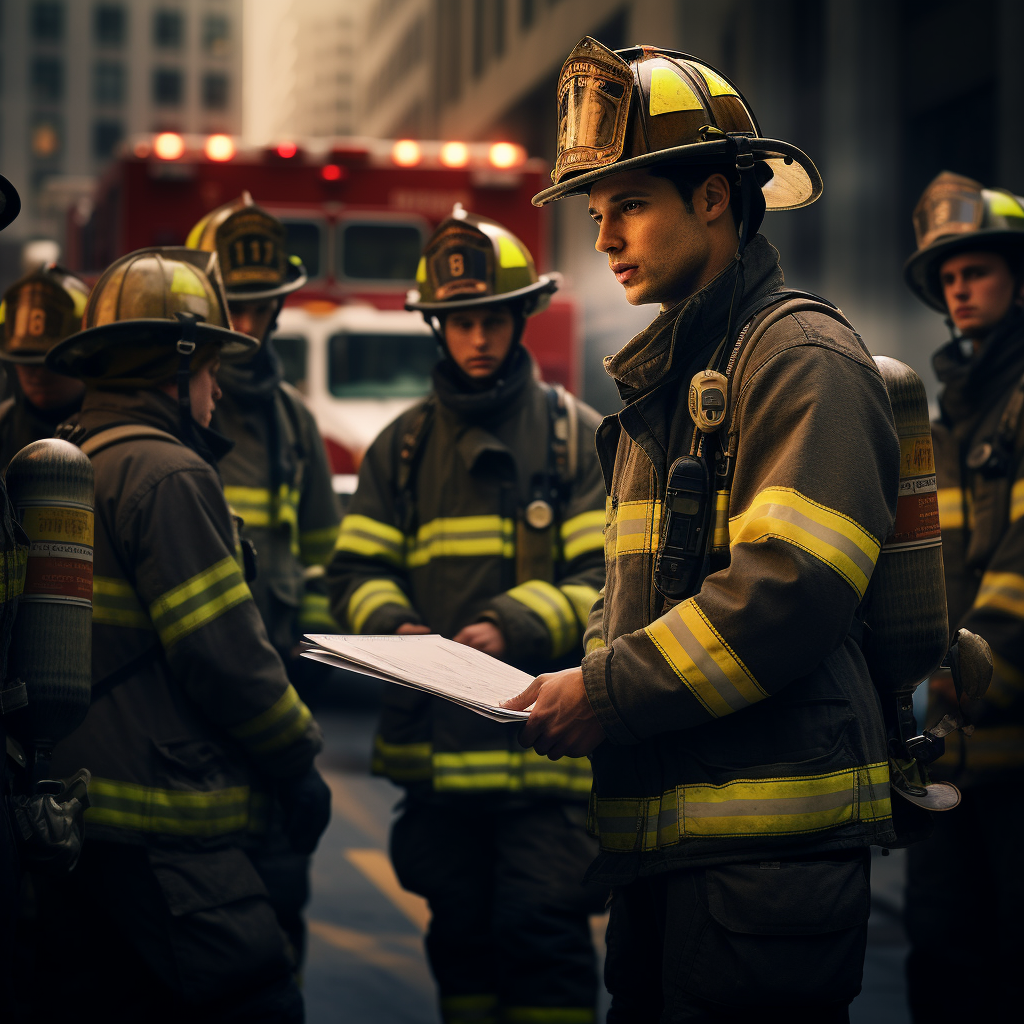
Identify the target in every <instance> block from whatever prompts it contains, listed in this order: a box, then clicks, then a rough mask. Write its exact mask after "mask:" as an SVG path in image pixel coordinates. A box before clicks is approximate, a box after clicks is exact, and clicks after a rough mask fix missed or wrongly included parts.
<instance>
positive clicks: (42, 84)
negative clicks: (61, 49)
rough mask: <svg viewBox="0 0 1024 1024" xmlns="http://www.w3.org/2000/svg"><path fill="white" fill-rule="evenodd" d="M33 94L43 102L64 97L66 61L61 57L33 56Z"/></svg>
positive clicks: (52, 101)
mask: <svg viewBox="0 0 1024 1024" xmlns="http://www.w3.org/2000/svg"><path fill="white" fill-rule="evenodd" d="M32 95H33V96H34V97H35V99H37V100H40V101H41V102H43V103H59V102H60V101H61V100H62V99H63V98H64V62H63V61H62V60H61V59H60V58H59V57H33V58H32Z"/></svg>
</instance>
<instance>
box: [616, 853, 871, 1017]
mask: <svg viewBox="0 0 1024 1024" xmlns="http://www.w3.org/2000/svg"><path fill="white" fill-rule="evenodd" d="M825 856H826V859H822V860H798V861H781V862H780V861H762V862H760V863H751V864H730V865H721V866H716V867H712V868H690V869H687V870H683V871H671V872H666V873H665V874H660V875H654V876H651V877H647V878H641V879H638V880H637V881H635V882H633V883H631V884H629V885H625V886H622V887H619V888H616V889H615V890H614V891H613V893H612V903H611V916H610V918H609V922H608V953H607V959H606V960H605V984H606V985H607V987H608V991H609V992H610V993H611V996H612V1006H611V1010H610V1011H609V1013H608V1024H659V1022H660V1024H683V1022H686V1024H691V1022H693V1024H696V1022H702V1024H703V1022H708V1024H710V1022H715V1024H751V1022H752V1021H757V1022H758V1024H775V1022H778V1024H838V1022H847V1021H849V1012H848V1006H849V1003H850V1002H851V1001H852V1000H853V998H854V997H855V996H856V995H857V993H858V992H859V991H860V984H861V974H862V972H863V968H864V949H865V946H866V943H867V919H868V913H869V910H870V890H869V885H868V872H869V857H868V851H867V850H855V851H844V852H843V853H841V854H832V855H825Z"/></svg>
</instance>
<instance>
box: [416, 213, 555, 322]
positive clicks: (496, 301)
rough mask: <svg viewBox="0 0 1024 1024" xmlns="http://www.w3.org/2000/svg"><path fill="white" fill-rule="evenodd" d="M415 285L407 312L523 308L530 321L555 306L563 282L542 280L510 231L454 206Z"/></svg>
mask: <svg viewBox="0 0 1024 1024" xmlns="http://www.w3.org/2000/svg"><path fill="white" fill-rule="evenodd" d="M416 283H417V285H418V286H419V287H418V288H417V289H414V290H413V291H411V292H409V294H408V296H407V299H406V303H405V308H406V309H418V310H420V311H421V312H424V313H440V312H445V311H450V310H453V309H467V308H471V307H477V306H497V305H502V304H505V303H509V302H513V303H514V302H520V303H522V307H523V313H524V314H525V315H526V316H532V315H533V314H534V313H539V312H540V311H541V310H542V309H544V308H545V307H546V306H547V304H548V303H549V302H550V301H551V295H552V293H553V292H555V291H557V289H558V286H559V284H560V278H559V276H558V275H557V274H540V275H538V274H537V268H536V267H535V266H534V263H533V257H532V256H531V255H530V250H529V249H527V248H526V246H525V245H523V243H522V242H521V241H519V239H518V238H516V236H515V235H513V234H512V232H511V231H509V230H508V228H505V227H502V225H501V224H499V223H498V222H497V221H493V220H490V219H489V218H487V217H481V216H479V215H478V214H475V213H467V212H466V211H465V210H464V209H463V208H462V204H461V203H456V204H455V208H454V209H453V210H452V212H451V215H450V216H449V217H448V218H447V219H446V220H443V221H442V222H441V223H440V224H439V225H438V226H437V229H436V230H435V231H434V233H433V234H432V235H431V236H430V239H429V240H428V241H427V244H426V246H425V247H424V250H423V255H422V256H421V257H420V262H419V267H418V268H417V270H416Z"/></svg>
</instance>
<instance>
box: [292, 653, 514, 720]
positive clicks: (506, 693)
mask: <svg viewBox="0 0 1024 1024" xmlns="http://www.w3.org/2000/svg"><path fill="white" fill-rule="evenodd" d="M306 640H307V643H305V644H303V651H302V657H304V658H309V659H311V660H312V661H320V662H323V663H324V664H326V665H334V666H335V667H337V668H344V669H348V671H350V672H359V673H361V674H362V675H365V676H373V677H374V678H375V679H383V680H385V681H386V682H389V683H398V684H399V685H401V686H410V687H412V688H413V689H414V690H423V692H424V693H430V694H433V695H434V696H435V697H444V698H445V700H450V701H452V702H453V703H455V704H461V705H462V707H464V708H468V709H469V710H470V711H475V712H476V713H477V714H478V715H483V716H484V717H485V718H492V719H494V721H496V722H521V721H523V720H524V719H527V718H529V717H530V713H529V711H509V710H507V709H506V708H503V707H499V705H500V704H501V702H502V701H506V700H510V699H511V698H512V697H515V696H518V695H519V694H520V693H522V692H523V690H525V689H526V688H527V686H529V685H530V683H531V682H532V681H533V676H531V675H530V674H529V673H528V672H521V671H520V670H519V669H517V668H513V667H512V666H511V665H506V664H505V662H503V661H498V659H497V658H492V657H491V656H490V655H489V654H484V653H483V651H477V650H475V649H474V648H472V647H466V646H465V645H464V644H457V643H455V642H454V641H453V640H446V639H445V638H444V637H443V636H437V635H436V634H435V633H430V634H421V635H412V636H345V635H333V634H329V633H307V634H306Z"/></svg>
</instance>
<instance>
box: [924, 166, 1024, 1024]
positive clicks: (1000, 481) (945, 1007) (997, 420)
mask: <svg viewBox="0 0 1024 1024" xmlns="http://www.w3.org/2000/svg"><path fill="white" fill-rule="evenodd" d="M1022 204H1024V200H1022V199H1021V198H1020V197H1019V196H1014V195H1013V194H1012V193H1010V192H1007V191H1006V190H1005V189H999V188H993V189H986V188H983V187H982V186H981V185H980V184H979V183H978V182H976V181H972V180H971V179H970V178H965V177H962V176H961V175H958V174H952V173H950V172H949V171H944V172H943V173H941V174H940V175H939V176H938V177H937V178H936V179H935V180H934V181H933V182H932V183H931V184H930V185H929V186H928V188H927V189H925V191H924V194H923V195H922V196H921V199H920V201H919V203H918V204H917V207H916V209H915V210H914V230H915V233H916V235H917V245H918V248H917V251H916V252H915V253H914V254H913V256H911V258H910V259H909V260H908V261H907V265H906V268H905V277H906V281H907V284H908V285H909V286H910V289H911V291H913V292H914V294H915V295H916V296H917V297H918V298H919V299H920V300H921V301H922V302H924V303H925V304H926V305H927V306H929V307H930V308H932V309H934V310H935V311H937V312H939V313H942V314H943V316H944V317H945V318H946V322H947V324H949V326H950V328H951V331H952V334H953V338H952V340H951V341H949V342H948V343H947V344H946V345H944V346H943V347H942V348H940V349H939V350H938V352H936V354H935V356H934V359H933V365H934V367H935V373H936V376H937V377H938V379H939V381H940V383H941V384H942V385H943V390H942V393H941V395H940V397H939V418H938V419H937V420H936V421H935V422H934V423H933V424H932V439H933V442H934V446H935V462H936V471H937V475H938V486H939V520H940V524H941V527H942V557H943V564H944V568H945V576H946V598H947V603H948V609H949V623H950V630H951V631H952V630H955V629H957V628H958V627H960V626H963V627H965V628H967V629H970V630H971V631H972V632H975V633H977V634H979V635H980V636H982V637H984V638H985V639H986V640H987V641H988V642H989V644H990V646H991V648H992V655H993V662H994V665H995V672H994V675H993V679H992V683H991V685H990V687H989V690H988V693H987V694H986V695H985V697H984V698H983V699H981V700H979V701H974V702H972V703H971V704H970V706H969V707H968V709H967V713H968V716H969V719H970V721H971V722H972V723H973V724H974V726H975V731H974V733H973V735H972V736H971V737H970V738H969V739H966V740H964V739H962V738H961V736H960V733H954V734H953V735H951V736H949V737H947V738H946V753H945V756H943V757H942V758H940V759H939V760H938V761H937V762H935V764H934V765H932V768H931V774H932V775H933V776H936V777H938V778H940V779H946V780H949V781H952V782H955V783H956V784H957V786H958V787H959V788H960V790H961V792H962V794H963V796H962V800H961V803H960V806H959V807H957V808H956V809H955V810H953V811H950V812H949V813H948V814H943V815H939V816H937V817H936V820H935V831H934V834H933V835H932V837H931V838H930V839H929V840H928V841H927V842H925V843H923V844H921V845H918V846H914V847H911V849H910V851H909V864H908V882H907V907H906V921H907V931H908V934H909V938H910V943H911V949H910V955H909V957H908V959H907V981H908V985H909V992H910V1004H911V1009H912V1012H913V1017H914V1020H915V1021H925V1020H927V1021H929V1022H932V1021H934V1022H939V1021H953V1020H964V1019H976V1020H1002V1019H1010V1018H1012V1017H1013V1016H1015V1015H1016V1013H1017V1012H1019V1004H1020V999H1021V993H1022V988H1021V983H1020V977H1019V972H1018V966H1019V963H1020V958H1021V955H1022V954H1024V941H1022V939H1021V931H1020V920H1021V916H1022V915H1024V879H1022V878H1021V874H1020V870H1019V867H1018V863H1017V862H1018V859H1019V852H1020V849H1021V846H1022V845H1024V795H1022V792H1021V789H1020V784H1021V782H1022V781H1024V518H1022V517H1024V416H1022V407H1024V310H1022V308H1021V307H1022V304H1024V291H1022V285H1024V205H1022ZM958 703H959V702H958V699H957V695H956V692H955V690H954V687H953V685H952V683H951V680H950V676H949V673H948V672H947V673H938V674H936V675H933V676H932V679H931V683H930V687H929V707H928V724H929V725H932V724H934V723H935V722H936V721H938V720H939V719H940V718H941V717H942V716H943V715H944V714H946V713H947V712H956V710H957V706H958ZM967 865H969V868H968V867H967ZM965 872H966V874H967V876H969V878H970V881H969V882H966V883H965ZM965 885H966V887H965ZM954 893H955V894H957V895H956V897H955V898H956V899H957V900H958V901H959V902H960V904H961V905H962V906H963V910H962V911H961V912H960V913H958V914H957V920H956V925H955V929H954V933H955V938H954V937H953V933H951V931H950V921H949V918H948V915H947V914H946V913H944V912H943V901H945V900H948V899H949V898H950V896H951V894H954ZM954 972H955V973H956V975H958V976H961V977H965V978H968V979H971V980H972V981H976V982H977V984H971V985H963V986H960V985H954V986H950V985H949V984H948V979H949V977H950V976H951V975H952V974H953V973H954ZM982 978H984V981H981V979H982Z"/></svg>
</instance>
